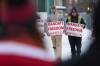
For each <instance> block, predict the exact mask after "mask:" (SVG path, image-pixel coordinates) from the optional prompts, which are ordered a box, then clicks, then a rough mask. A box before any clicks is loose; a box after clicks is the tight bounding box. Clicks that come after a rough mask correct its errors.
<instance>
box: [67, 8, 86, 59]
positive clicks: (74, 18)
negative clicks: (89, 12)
mask: <svg viewBox="0 0 100 66" xmlns="http://www.w3.org/2000/svg"><path fill="white" fill-rule="evenodd" d="M68 22H73V23H78V24H84V27H83V28H85V25H86V24H85V22H84V20H83V18H82V17H81V16H80V15H79V14H78V11H77V9H76V8H72V10H71V13H70V14H69V15H68V17H67V20H66V23H68ZM68 39H69V43H70V46H71V53H72V58H74V57H76V56H80V54H81V45H82V44H81V41H82V37H76V36H68ZM75 46H76V48H77V50H76V49H75Z"/></svg>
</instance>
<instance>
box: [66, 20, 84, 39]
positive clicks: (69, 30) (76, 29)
mask: <svg viewBox="0 0 100 66" xmlns="http://www.w3.org/2000/svg"><path fill="white" fill-rule="evenodd" d="M83 26H84V25H83V24H78V23H72V22H69V23H67V24H66V29H65V30H66V34H67V35H69V36H76V37H82V32H83Z"/></svg>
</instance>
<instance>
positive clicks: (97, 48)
mask: <svg viewBox="0 0 100 66" xmlns="http://www.w3.org/2000/svg"><path fill="white" fill-rule="evenodd" d="M96 5H97V6H95V7H94V8H95V10H94V11H95V13H94V14H93V15H94V19H93V21H94V23H93V34H94V37H95V39H94V41H93V43H92V44H91V46H90V47H89V50H88V51H87V52H86V53H85V54H83V55H82V56H81V57H78V58H75V59H70V60H67V61H63V62H62V63H61V64H59V66H100V22H99V21H100V17H99V16H100V9H99V8H100V1H99V2H98V4H97V3H96Z"/></svg>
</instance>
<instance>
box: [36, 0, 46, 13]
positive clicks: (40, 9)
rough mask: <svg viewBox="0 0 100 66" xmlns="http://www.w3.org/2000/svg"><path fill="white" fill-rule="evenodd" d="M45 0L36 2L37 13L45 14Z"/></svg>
mask: <svg viewBox="0 0 100 66" xmlns="http://www.w3.org/2000/svg"><path fill="white" fill-rule="evenodd" d="M45 3H46V1H45V0H36V5H37V11H38V12H45V11H46V10H45Z"/></svg>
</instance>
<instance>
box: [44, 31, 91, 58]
mask: <svg viewBox="0 0 100 66" xmlns="http://www.w3.org/2000/svg"><path fill="white" fill-rule="evenodd" d="M91 33H92V32H91V30H89V29H84V31H83V37H82V54H83V53H84V52H86V50H87V49H88V48H89V46H90V44H91V41H92V40H91ZM43 40H44V44H45V45H46V47H47V49H48V51H49V53H50V56H51V57H53V58H55V55H54V50H53V48H52V46H53V45H52V41H51V37H50V36H47V35H46V34H45V37H44V39H43ZM69 58H71V50H70V45H69V40H68V36H66V35H65V34H63V35H62V60H65V59H69Z"/></svg>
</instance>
